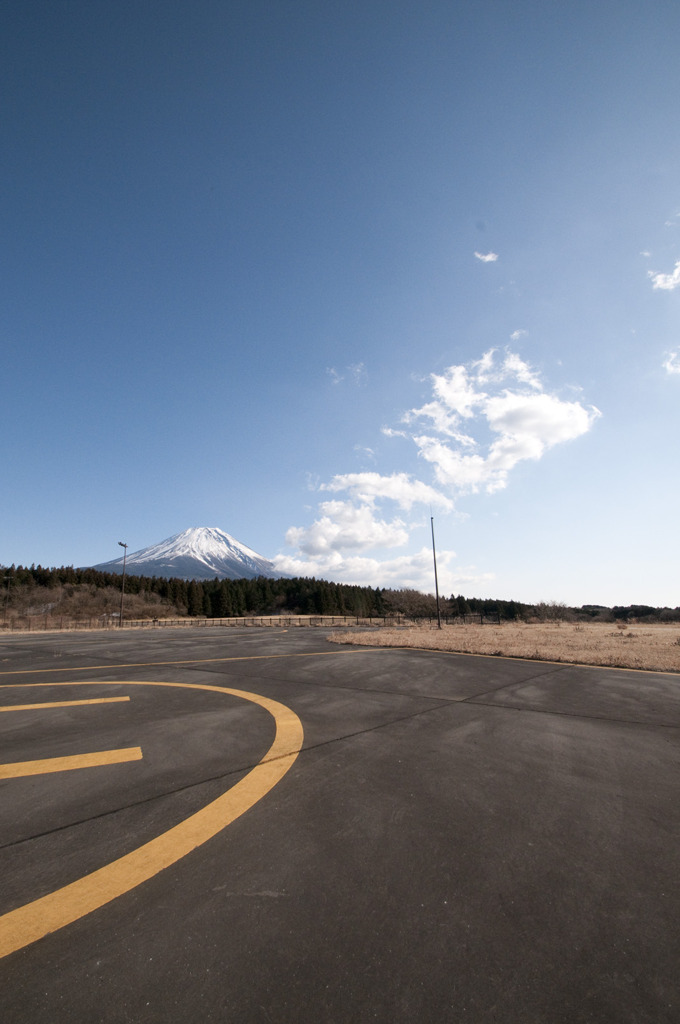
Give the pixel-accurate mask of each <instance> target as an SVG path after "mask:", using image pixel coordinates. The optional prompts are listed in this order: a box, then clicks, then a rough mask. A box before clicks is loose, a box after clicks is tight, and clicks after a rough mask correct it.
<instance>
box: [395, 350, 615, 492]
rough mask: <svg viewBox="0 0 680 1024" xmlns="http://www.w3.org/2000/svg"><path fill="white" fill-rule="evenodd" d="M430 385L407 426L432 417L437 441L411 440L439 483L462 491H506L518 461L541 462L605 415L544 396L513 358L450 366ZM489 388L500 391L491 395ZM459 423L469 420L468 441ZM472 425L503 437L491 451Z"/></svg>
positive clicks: (419, 436)
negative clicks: (425, 399)
mask: <svg viewBox="0 0 680 1024" xmlns="http://www.w3.org/2000/svg"><path fill="white" fill-rule="evenodd" d="M431 379H432V390H433V392H434V395H435V397H434V399H433V400H432V401H431V402H427V403H426V404H425V405H424V406H422V407H421V408H420V409H414V410H411V413H410V414H409V422H413V421H414V420H416V419H419V418H423V419H428V420H430V421H431V424H432V427H433V428H434V432H435V435H434V436H433V434H432V433H431V432H430V433H421V434H415V435H414V436H413V440H414V442H415V444H416V446H417V448H418V453H419V455H420V456H421V457H422V458H424V459H425V460H426V461H427V462H429V463H430V464H431V465H432V466H433V467H434V472H435V476H436V479H437V481H438V482H439V484H440V485H443V486H444V487H446V488H449V489H451V490H453V491H454V492H458V493H476V492H478V491H479V490H480V489H481V488H482V487H484V488H485V489H486V490H487V491H489V492H492V491H496V490H499V489H500V488H502V487H505V486H506V484H507V477H508V473H509V472H510V470H511V469H512V468H513V467H514V466H515V465H517V463H518V462H520V461H521V460H523V459H539V458H541V456H542V455H543V454H544V453H545V452H546V451H547V450H548V449H549V448H551V447H553V445H556V444H559V443H561V442H563V441H570V440H573V439H574V438H576V437H580V436H581V435H582V434H584V433H586V432H587V431H588V430H589V429H590V428H591V426H592V425H593V423H594V422H595V420H596V419H597V418H598V416H599V415H600V413H599V411H598V410H597V409H594V408H586V407H585V406H583V405H581V404H580V402H573V401H572V402H567V401H564V400H563V399H561V398H559V397H558V396H557V395H553V394H548V393H546V392H545V391H544V390H543V386H542V384H541V381H540V378H539V377H538V375H537V374H536V373H535V372H534V371H533V370H532V369H531V367H529V366H528V365H527V363H525V362H524V361H523V360H522V359H521V358H520V357H519V356H518V355H516V353H513V352H508V353H506V355H505V357H504V358H503V360H502V362H500V363H499V362H497V360H496V357H495V353H494V351H493V350H492V351H491V352H487V353H486V354H485V356H484V357H483V359H481V360H479V361H478V362H476V363H472V364H471V366H470V367H466V366H451V367H449V368H448V370H447V371H446V372H445V373H444V374H442V375H438V374H433V375H432V378H431ZM481 384H484V388H485V389H482V388H481V387H480V385H481ZM489 385H494V386H495V387H496V389H497V392H498V393H496V394H490V393H489V391H490V388H489ZM502 385H505V386H502ZM461 418H464V419H466V420H468V421H469V422H468V425H467V433H466V434H465V435H461V434H460V432H457V430H456V428H457V426H458V424H459V423H460V419H461ZM474 421H478V422H481V425H482V426H483V427H486V428H487V430H490V431H491V432H492V433H493V434H495V435H499V436H498V437H496V438H495V440H492V441H491V442H490V443H488V444H487V447H486V450H484V449H483V448H482V446H481V444H480V443H478V442H477V441H475V440H474V438H473V437H472V436H471V435H472V430H473V426H474V425H475V423H474ZM437 434H439V435H444V436H443V437H442V436H436V435H437ZM452 442H454V444H452ZM461 449H464V450H461Z"/></svg>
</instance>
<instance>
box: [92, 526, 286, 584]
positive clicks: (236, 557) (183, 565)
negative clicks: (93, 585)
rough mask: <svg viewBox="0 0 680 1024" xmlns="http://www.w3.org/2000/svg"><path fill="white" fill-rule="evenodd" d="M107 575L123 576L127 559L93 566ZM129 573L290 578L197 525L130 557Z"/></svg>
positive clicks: (229, 539)
mask: <svg viewBox="0 0 680 1024" xmlns="http://www.w3.org/2000/svg"><path fill="white" fill-rule="evenodd" d="M92 568H94V569H101V570H102V571H103V572H115V573H122V571H123V558H122V556H121V558H114V559H113V560H112V561H111V562H100V563H99V565H95V566H92ZM126 571H127V572H129V573H134V574H136V575H137V576H162V577H164V578H166V579H170V578H171V577H174V578H176V579H181V580H214V579H215V577H216V576H217V577H218V578H219V579H227V580H241V579H255V577H257V576H266V577H268V578H269V579H279V578H284V577H286V574H285V573H282V572H279V570H278V569H276V567H275V566H274V563H273V562H271V561H270V560H269V559H268V558H264V556H263V555H258V553H257V551H253V550H252V548H249V547H246V545H245V544H241V542H240V541H238V540H236V539H235V538H234V537H231V536H230V535H229V534H228V533H225V532H224V530H219V529H217V528H216V527H210V526H196V527H192V528H191V529H189V530H184V531H183V533H176V534H175V535H174V536H172V537H168V538H167V539H166V540H162V541H161V542H160V543H159V544H153V545H152V546H151V547H148V548H142V549H141V550H140V551H134V552H133V553H132V554H129V555H128V556H127V566H126Z"/></svg>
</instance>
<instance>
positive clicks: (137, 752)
mask: <svg viewBox="0 0 680 1024" xmlns="http://www.w3.org/2000/svg"><path fill="white" fill-rule="evenodd" d="M141 760H142V748H141V747H121V749H120V750H95V751H93V752H92V753H91V754H71V755H69V756H68V757H46V758H42V759H41V760H39V761H15V762H14V764H0V779H21V778H24V777H25V776H27V775H48V774H49V773H50V772H71V771H74V770H75V769H76V768H97V767H99V766H100V765H103V764H123V762H125V761H141Z"/></svg>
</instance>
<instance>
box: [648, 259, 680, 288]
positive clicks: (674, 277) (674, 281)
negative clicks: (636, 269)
mask: <svg viewBox="0 0 680 1024" xmlns="http://www.w3.org/2000/svg"><path fill="white" fill-rule="evenodd" d="M647 277H649V278H651V281H652V288H654V289H655V290H656V289H661V290H662V291H667V292H672V291H674V290H675V289H676V288H680V260H678V261H677V263H676V264H675V269H674V270H673V272H672V273H671V274H660V273H655V272H654V271H653V270H648V271H647Z"/></svg>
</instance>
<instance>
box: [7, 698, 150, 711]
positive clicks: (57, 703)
mask: <svg viewBox="0 0 680 1024" xmlns="http://www.w3.org/2000/svg"><path fill="white" fill-rule="evenodd" d="M124 700H130V698H129V697H94V698H93V699H92V700H48V701H45V702H44V703H43V704H5V705H4V706H0V711H37V710H38V709H39V708H77V707H80V706H81V705H83V704H117V703H119V702H120V701H124Z"/></svg>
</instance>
